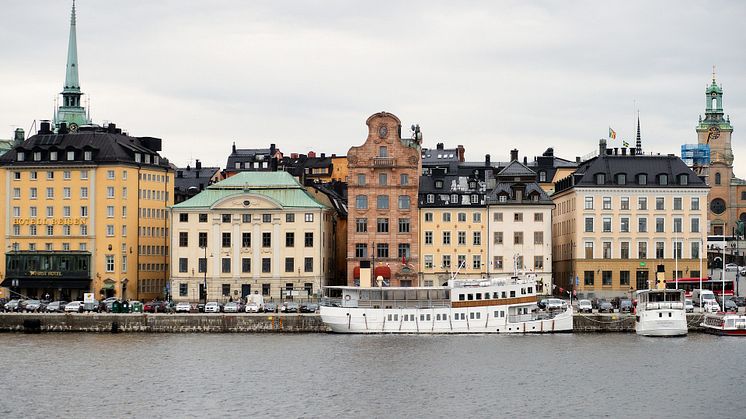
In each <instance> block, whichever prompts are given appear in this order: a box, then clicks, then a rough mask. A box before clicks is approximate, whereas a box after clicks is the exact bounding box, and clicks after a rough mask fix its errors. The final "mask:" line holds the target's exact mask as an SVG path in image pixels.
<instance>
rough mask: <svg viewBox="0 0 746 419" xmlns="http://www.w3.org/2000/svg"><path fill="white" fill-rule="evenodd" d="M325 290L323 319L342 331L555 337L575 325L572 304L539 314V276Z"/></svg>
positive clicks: (330, 325)
mask: <svg viewBox="0 0 746 419" xmlns="http://www.w3.org/2000/svg"><path fill="white" fill-rule="evenodd" d="M324 292H325V296H326V298H325V299H324V302H323V303H322V305H321V307H320V314H321V319H322V321H324V323H326V325H327V326H329V328H330V329H331V330H332V331H333V332H336V333H421V334H433V333H550V332H569V331H572V327H573V317H572V308H571V307H570V306H566V307H563V308H562V309H559V310H550V311H541V310H539V308H538V306H537V304H536V303H537V296H536V281H535V278H534V277H533V275H527V276H514V277H504V278H492V279H474V280H468V279H467V280H456V279H451V280H449V281H448V285H447V286H442V287H407V288H400V287H370V288H368V287H347V286H340V287H325V290H324Z"/></svg>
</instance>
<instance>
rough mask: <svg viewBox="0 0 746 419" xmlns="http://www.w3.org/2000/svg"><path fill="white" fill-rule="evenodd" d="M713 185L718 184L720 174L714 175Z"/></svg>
mask: <svg viewBox="0 0 746 419" xmlns="http://www.w3.org/2000/svg"><path fill="white" fill-rule="evenodd" d="M715 184H716V185H719V184H720V173H715Z"/></svg>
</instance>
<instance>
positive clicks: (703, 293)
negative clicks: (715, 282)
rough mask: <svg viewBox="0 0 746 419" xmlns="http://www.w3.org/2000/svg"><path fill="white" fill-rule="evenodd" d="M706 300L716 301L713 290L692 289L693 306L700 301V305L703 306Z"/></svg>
mask: <svg viewBox="0 0 746 419" xmlns="http://www.w3.org/2000/svg"><path fill="white" fill-rule="evenodd" d="M707 301H715V302H716V303H717V300H716V299H715V293H714V292H712V291H711V290H702V289H695V290H693V291H692V302H693V303H694V305H695V306H698V305H699V304H700V302H701V303H702V306H704V305H705V304H706V302H707Z"/></svg>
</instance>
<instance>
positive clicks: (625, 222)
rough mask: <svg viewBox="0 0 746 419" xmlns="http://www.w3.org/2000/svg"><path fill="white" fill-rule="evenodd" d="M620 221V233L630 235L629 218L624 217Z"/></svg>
mask: <svg viewBox="0 0 746 419" xmlns="http://www.w3.org/2000/svg"><path fill="white" fill-rule="evenodd" d="M620 221H621V223H620V225H619V231H621V232H622V233H629V217H622V218H621V219H620Z"/></svg>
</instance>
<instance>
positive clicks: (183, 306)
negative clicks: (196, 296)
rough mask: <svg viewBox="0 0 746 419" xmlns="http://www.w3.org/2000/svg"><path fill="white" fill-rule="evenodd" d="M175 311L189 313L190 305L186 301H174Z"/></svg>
mask: <svg viewBox="0 0 746 419" xmlns="http://www.w3.org/2000/svg"><path fill="white" fill-rule="evenodd" d="M174 310H175V311H176V312H177V313H189V312H190V311H192V305H191V304H190V303H188V302H185V301H182V302H180V303H176V307H175V309H174Z"/></svg>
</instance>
